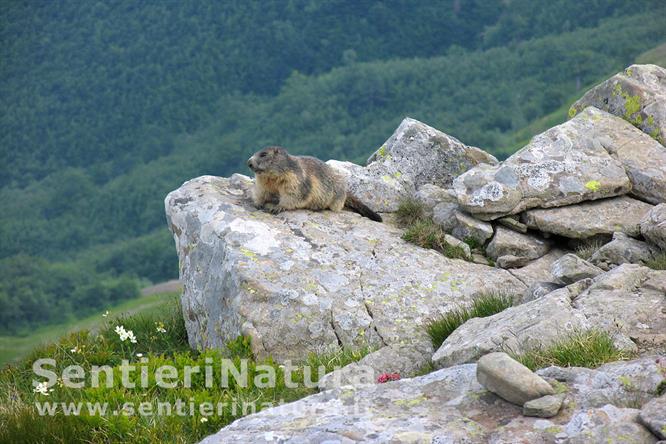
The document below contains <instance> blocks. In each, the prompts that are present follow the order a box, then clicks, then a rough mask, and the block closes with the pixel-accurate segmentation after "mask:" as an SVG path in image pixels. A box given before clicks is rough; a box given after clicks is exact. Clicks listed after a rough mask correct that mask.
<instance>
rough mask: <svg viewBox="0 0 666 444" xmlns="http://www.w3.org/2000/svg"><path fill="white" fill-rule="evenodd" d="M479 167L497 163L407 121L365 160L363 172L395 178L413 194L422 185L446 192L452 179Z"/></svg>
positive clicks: (456, 140) (416, 122) (457, 141)
mask: <svg viewBox="0 0 666 444" xmlns="http://www.w3.org/2000/svg"><path fill="white" fill-rule="evenodd" d="M480 163H489V164H496V163H497V159H496V158H495V157H493V156H491V155H490V154H488V153H486V152H485V151H483V150H480V149H479V148H475V147H471V146H467V145H465V144H463V143H461V142H460V141H459V140H458V139H456V138H454V137H451V136H449V135H448V134H444V133H443V132H441V131H439V130H436V129H435V128H432V127H430V126H428V125H426V124H425V123H422V122H419V121H418V120H414V119H410V118H409V117H407V118H405V119H404V120H403V121H402V122H401V123H400V126H399V127H398V128H397V129H396V130H395V132H394V133H393V135H391V137H389V139H388V140H387V141H386V142H384V144H383V145H382V147H381V148H379V149H378V150H377V151H375V153H373V154H372V155H371V156H370V158H368V166H367V168H368V170H369V171H371V172H372V173H373V174H375V175H378V176H380V177H381V176H389V177H395V178H396V179H397V180H398V181H400V182H404V184H405V187H406V189H408V191H409V190H411V191H412V193H411V194H414V192H415V191H416V189H418V188H420V187H421V186H422V185H425V184H434V185H437V186H439V187H442V188H449V187H450V186H451V184H452V183H453V179H454V178H455V177H457V176H459V175H460V174H462V173H464V172H465V171H467V170H468V169H470V168H472V167H474V166H476V165H478V164H480Z"/></svg>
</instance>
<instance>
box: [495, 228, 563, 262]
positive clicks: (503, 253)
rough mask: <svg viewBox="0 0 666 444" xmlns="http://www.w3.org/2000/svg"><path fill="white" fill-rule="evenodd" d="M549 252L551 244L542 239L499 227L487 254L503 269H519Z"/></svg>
mask: <svg viewBox="0 0 666 444" xmlns="http://www.w3.org/2000/svg"><path fill="white" fill-rule="evenodd" d="M549 250H550V244H549V243H548V242H546V241H544V240H542V239H538V238H536V237H534V236H531V235H528V234H522V233H518V232H516V231H513V230H510V229H508V228H504V227H497V230H496V232H495V236H494V237H493V240H492V241H490V243H489V244H488V247H487V248H486V253H487V254H488V256H489V257H491V258H492V259H494V260H495V262H496V263H497V265H498V266H500V267H502V268H517V267H522V266H524V265H527V264H528V263H529V262H531V261H533V260H535V259H538V258H540V257H541V256H543V255H545V254H546V253H548V251H549Z"/></svg>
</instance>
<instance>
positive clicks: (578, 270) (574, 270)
mask: <svg viewBox="0 0 666 444" xmlns="http://www.w3.org/2000/svg"><path fill="white" fill-rule="evenodd" d="M551 271H552V274H553V276H554V277H555V281H556V282H559V283H561V284H563V285H569V284H573V283H574V282H577V281H580V280H581V279H587V278H593V277H595V276H598V275H600V274H601V273H603V272H604V271H603V270H602V269H601V268H599V267H595V266H594V265H592V264H591V263H589V262H588V261H586V260H583V259H581V258H579V257H578V256H576V255H575V254H571V253H569V254H566V255H564V256H562V257H561V258H559V259H558V260H556V261H555V262H554V263H553V267H552V269H551Z"/></svg>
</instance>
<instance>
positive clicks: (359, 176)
mask: <svg viewBox="0 0 666 444" xmlns="http://www.w3.org/2000/svg"><path fill="white" fill-rule="evenodd" d="M326 163H327V164H328V165H329V166H331V167H333V168H335V169H336V170H337V171H338V173H340V174H341V175H342V176H344V177H345V178H346V179H347V186H348V189H349V192H350V193H351V194H353V195H354V196H356V197H357V198H358V199H360V200H361V202H363V203H365V204H366V205H367V206H368V207H370V208H371V209H372V210H374V211H376V212H391V211H397V210H398V206H399V205H400V202H401V201H402V200H403V199H405V198H407V197H409V196H410V194H409V193H410V192H412V189H413V187H406V186H405V184H404V183H402V182H399V181H398V180H397V179H396V178H394V177H391V176H378V175H377V174H376V173H375V172H373V171H370V170H369V169H368V168H365V167H362V166H360V165H356V164H355V163H351V162H340V161H338V160H329V161H328V162H326Z"/></svg>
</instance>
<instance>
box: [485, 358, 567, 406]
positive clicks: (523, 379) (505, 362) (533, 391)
mask: <svg viewBox="0 0 666 444" xmlns="http://www.w3.org/2000/svg"><path fill="white" fill-rule="evenodd" d="M476 378H477V379H478V380H479V383H480V384H481V385H482V386H484V387H485V388H486V389H488V390H490V391H491V392H493V393H495V394H496V395H498V396H499V397H501V398H503V399H505V400H506V401H509V402H512V403H514V404H516V405H523V404H525V403H526V402H528V401H531V400H533V399H537V398H540V397H542V396H545V395H553V394H555V391H554V390H553V387H551V386H550V384H548V383H547V382H546V381H544V380H543V379H542V378H541V377H540V376H537V375H536V374H535V373H533V372H532V370H530V369H529V368H527V367H525V366H524V365H523V364H521V363H520V362H518V361H516V360H515V359H513V358H511V357H510V356H509V355H507V354H506V353H502V352H498V353H489V354H487V355H484V356H483V357H482V358H481V359H479V362H478V363H477V367H476Z"/></svg>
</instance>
